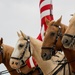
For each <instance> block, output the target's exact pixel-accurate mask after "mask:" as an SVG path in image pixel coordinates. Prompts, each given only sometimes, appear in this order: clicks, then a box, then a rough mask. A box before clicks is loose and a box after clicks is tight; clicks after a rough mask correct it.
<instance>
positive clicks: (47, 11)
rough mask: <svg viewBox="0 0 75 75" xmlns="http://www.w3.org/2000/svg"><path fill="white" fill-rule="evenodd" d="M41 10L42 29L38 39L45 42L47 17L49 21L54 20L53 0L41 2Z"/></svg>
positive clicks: (41, 0) (42, 0)
mask: <svg viewBox="0 0 75 75" xmlns="http://www.w3.org/2000/svg"><path fill="white" fill-rule="evenodd" d="M39 8H40V18H41V29H40V34H39V35H38V37H37V39H39V40H41V41H43V39H44V32H45V31H46V29H47V25H46V23H45V17H46V18H47V19H49V20H53V19H54V18H53V14H52V11H53V4H52V0H40V3H39Z"/></svg>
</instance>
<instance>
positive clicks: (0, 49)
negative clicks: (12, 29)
mask: <svg viewBox="0 0 75 75" xmlns="http://www.w3.org/2000/svg"><path fill="white" fill-rule="evenodd" d="M0 55H1V57H2V62H3V47H2V46H0Z"/></svg>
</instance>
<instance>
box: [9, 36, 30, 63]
mask: <svg viewBox="0 0 75 75" xmlns="http://www.w3.org/2000/svg"><path fill="white" fill-rule="evenodd" d="M24 40H26V41H27V42H26V46H25V48H24V51H23V53H22V55H21V57H20V58H16V57H10V58H12V59H16V60H20V61H21V62H22V64H25V61H24V60H23V57H24V54H25V52H26V50H27V48H28V50H29V52H30V56H29V57H28V58H30V57H31V50H30V49H31V48H30V38H29V36H28V38H27V39H26V38H24Z"/></svg>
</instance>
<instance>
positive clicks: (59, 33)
mask: <svg viewBox="0 0 75 75" xmlns="http://www.w3.org/2000/svg"><path fill="white" fill-rule="evenodd" d="M58 28H59V30H58V33H57V36H56V39H55V42H54V45H53V46H52V47H42V49H49V50H50V52H51V55H52V56H54V55H55V53H56V52H55V51H56V50H55V47H56V43H57V41H58V39H59V37H62V33H61V27H60V26H59V27H58ZM59 51H62V49H59Z"/></svg>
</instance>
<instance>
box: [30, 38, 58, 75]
mask: <svg viewBox="0 0 75 75" xmlns="http://www.w3.org/2000/svg"><path fill="white" fill-rule="evenodd" d="M30 41H31V46H32V49H33V57H34V58H35V59H36V61H37V63H38V65H39V67H40V68H41V70H42V71H43V72H44V73H45V74H46V75H47V74H48V73H49V72H51V71H52V70H53V69H54V68H55V66H56V65H57V64H54V63H53V62H52V61H51V60H49V61H43V59H42V58H41V47H42V42H41V41H39V40H37V39H34V38H32V37H30Z"/></svg>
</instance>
